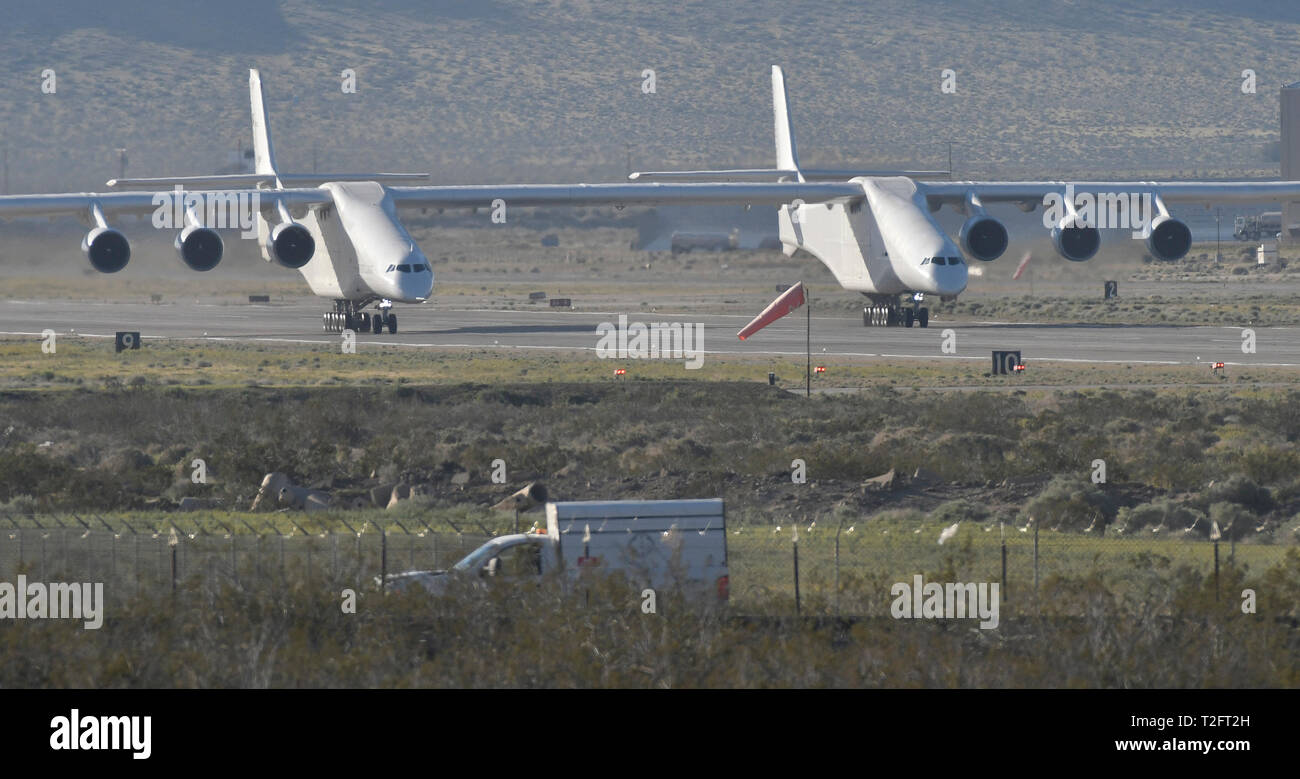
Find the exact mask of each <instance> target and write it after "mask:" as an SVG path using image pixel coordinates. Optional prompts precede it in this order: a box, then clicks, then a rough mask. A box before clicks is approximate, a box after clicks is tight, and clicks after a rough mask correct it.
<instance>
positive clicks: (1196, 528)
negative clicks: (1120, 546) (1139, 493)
mask: <svg viewBox="0 0 1300 779" xmlns="http://www.w3.org/2000/svg"><path fill="white" fill-rule="evenodd" d="M1115 527H1116V529H1117V530H1119V531H1121V532H1124V533H1136V532H1137V531H1139V530H1147V529H1152V528H1160V529H1162V530H1187V529H1189V528H1190V529H1191V532H1192V533H1195V534H1197V535H1199V536H1201V537H1205V536H1207V535H1209V532H1210V524H1209V522H1208V521H1207V519H1206V516H1205V513H1204V512H1203V511H1200V510H1198V509H1196V508H1195V507H1193V506H1188V505H1186V504H1184V503H1180V502H1178V501H1175V500H1171V499H1169V498H1159V499H1157V500H1153V501H1151V502H1150V503H1143V504H1140V505H1137V506H1131V507H1130V506H1125V507H1123V508H1121V509H1120V510H1119V513H1118V515H1117V516H1116V518H1115Z"/></svg>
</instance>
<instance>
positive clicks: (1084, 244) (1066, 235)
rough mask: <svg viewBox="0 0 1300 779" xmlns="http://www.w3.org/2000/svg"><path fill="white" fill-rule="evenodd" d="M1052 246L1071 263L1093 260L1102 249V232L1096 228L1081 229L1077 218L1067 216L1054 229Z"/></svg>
mask: <svg viewBox="0 0 1300 779" xmlns="http://www.w3.org/2000/svg"><path fill="white" fill-rule="evenodd" d="M1052 244H1053V245H1054V246H1055V247H1056V253H1057V254H1059V255H1061V256H1062V257H1064V258H1065V259H1067V260H1069V261H1070V262H1084V261H1085V260H1091V259H1092V258H1093V257H1094V256H1095V255H1096V254H1097V250H1098V249H1100V248H1101V231H1100V230H1098V229H1097V228H1095V227H1080V226H1078V225H1076V224H1075V216H1074V215H1073V214H1067V215H1066V216H1065V217H1063V218H1062V219H1061V221H1060V222H1059V223H1057V225H1056V227H1053V228H1052Z"/></svg>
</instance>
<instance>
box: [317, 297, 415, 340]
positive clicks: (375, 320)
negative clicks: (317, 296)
mask: <svg viewBox="0 0 1300 779" xmlns="http://www.w3.org/2000/svg"><path fill="white" fill-rule="evenodd" d="M369 302H370V301H369V300H336V301H334V310H333V311H327V312H325V314H324V316H322V317H321V322H322V324H323V326H324V328H325V332H327V333H341V332H343V331H344V330H352V331H354V332H357V333H374V334H375V335H379V334H380V333H382V332H384V327H385V326H387V327H388V332H390V333H396V332H397V315H395V314H393V313H391V312H390V311H389V309H390V308H392V306H393V304H392V303H391V302H389V301H387V300H384V301H381V302H380V303H379V310H378V311H376V312H374V313H373V314H371V313H368V312H364V311H362V310H361V309H362V308H363V307H364V306H365V305H366V304H368V303H369Z"/></svg>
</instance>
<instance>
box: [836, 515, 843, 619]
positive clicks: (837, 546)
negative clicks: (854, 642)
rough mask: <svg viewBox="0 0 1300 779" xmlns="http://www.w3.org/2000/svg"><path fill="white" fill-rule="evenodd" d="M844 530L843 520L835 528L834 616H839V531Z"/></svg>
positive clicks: (841, 518)
mask: <svg viewBox="0 0 1300 779" xmlns="http://www.w3.org/2000/svg"><path fill="white" fill-rule="evenodd" d="M843 529H844V518H843V517H840V524H839V526H838V527H836V528H835V616H837V617H838V616H839V615H840V531H841V530H843Z"/></svg>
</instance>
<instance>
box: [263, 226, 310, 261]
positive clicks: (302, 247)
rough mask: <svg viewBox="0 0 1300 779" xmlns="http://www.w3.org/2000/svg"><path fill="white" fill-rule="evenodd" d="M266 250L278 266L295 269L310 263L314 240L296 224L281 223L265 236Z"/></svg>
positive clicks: (305, 229) (305, 230) (303, 228)
mask: <svg viewBox="0 0 1300 779" xmlns="http://www.w3.org/2000/svg"><path fill="white" fill-rule="evenodd" d="M266 249H267V252H268V253H270V255H271V257H272V258H273V259H274V260H275V261H276V262H277V263H279V264H280V265H283V266H284V267H286V268H293V269H297V268H301V267H302V266H304V265H306V264H307V263H309V262H311V258H312V255H314V254H315V253H316V240H315V239H314V238H312V237H311V233H310V232H309V231H308V230H307V228H305V227H303V226H302V225H300V224H298V223H297V222H281V223H280V224H278V225H276V226H275V227H273V228H271V232H270V233H268V234H267V236H266Z"/></svg>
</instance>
